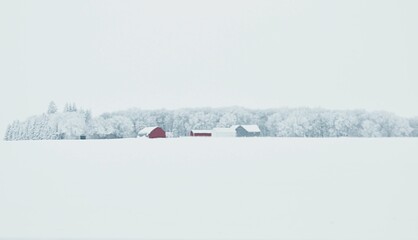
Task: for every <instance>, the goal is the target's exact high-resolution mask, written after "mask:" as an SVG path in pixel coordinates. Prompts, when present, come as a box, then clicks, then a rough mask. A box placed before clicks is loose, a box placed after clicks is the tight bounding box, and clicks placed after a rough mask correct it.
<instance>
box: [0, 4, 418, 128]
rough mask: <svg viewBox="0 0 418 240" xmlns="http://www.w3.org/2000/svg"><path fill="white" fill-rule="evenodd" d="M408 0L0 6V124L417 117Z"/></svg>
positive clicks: (414, 27)
mask: <svg viewBox="0 0 418 240" xmlns="http://www.w3.org/2000/svg"><path fill="white" fill-rule="evenodd" d="M417 12H418V1H416V0H410V1H407V0H405V1H400V0H392V1H388V0H375V1H366V0H359V1H355V0H354V1H353V0H347V1H335V0H329V1H324V0H317V1H311V0H306V1H303V0H297V1H295V0H284V1H259V0H257V1H242V0H240V1H213V0H211V1H74V0H71V1H15V0H13V1H1V2H0V30H1V31H0V35H1V36H0V81H1V87H0V100H1V101H0V107H1V120H0V128H1V130H0V131H1V132H2V133H3V131H4V129H5V127H6V124H7V123H9V122H10V121H12V120H13V119H21V120H23V119H25V118H26V117H28V116H30V115H33V114H38V113H40V112H43V111H46V109H47V105H48V103H49V101H51V100H54V101H55V102H56V103H57V104H58V106H59V107H60V108H61V109H62V107H63V105H64V104H65V102H67V101H70V102H76V103H77V104H78V105H79V106H83V107H85V108H89V109H92V110H93V113H94V114H100V113H102V112H105V111H113V110H122V109H127V108H131V107H141V108H168V109H172V108H181V107H207V106H210V107H218V106H232V105H239V106H244V107H250V108H270V107H284V106H288V107H300V106H307V107H324V108H332V109H357V108H364V109H367V110H387V111H391V112H395V113H397V114H399V115H401V116H416V115H418V67H417V66H418V44H417V43H418V14H417Z"/></svg>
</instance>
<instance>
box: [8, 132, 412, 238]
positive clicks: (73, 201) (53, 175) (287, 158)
mask: <svg viewBox="0 0 418 240" xmlns="http://www.w3.org/2000/svg"><path fill="white" fill-rule="evenodd" d="M417 159H418V139H414V138H375V139H369V138H362V139H356V138H324V139H306V138H172V139H144V138H138V139H136V138H135V139H120V140H86V141H76V140H74V141H71V140H61V141H17V142H0V239H10V238H15V239H18V238H21V239H35V238H36V239H58V238H60V239H64V238H65V239H121V238H124V239H350V240H351V239H418V228H417V226H418V204H417V202H418V192H417V191H416V184H417V182H418V174H417V172H418V161H417Z"/></svg>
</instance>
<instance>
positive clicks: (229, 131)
mask: <svg viewBox="0 0 418 240" xmlns="http://www.w3.org/2000/svg"><path fill="white" fill-rule="evenodd" d="M212 137H236V132H235V129H233V128H214V129H213V130H212Z"/></svg>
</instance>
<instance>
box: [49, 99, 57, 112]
mask: <svg viewBox="0 0 418 240" xmlns="http://www.w3.org/2000/svg"><path fill="white" fill-rule="evenodd" d="M57 111H58V108H57V105H55V103H54V102H53V101H51V102H50V103H49V106H48V114H54V113H56V112H57Z"/></svg>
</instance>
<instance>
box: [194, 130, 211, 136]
mask: <svg viewBox="0 0 418 240" xmlns="http://www.w3.org/2000/svg"><path fill="white" fill-rule="evenodd" d="M190 136H192V137H211V136H212V130H192V131H190Z"/></svg>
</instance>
